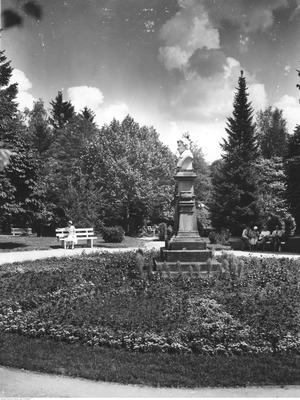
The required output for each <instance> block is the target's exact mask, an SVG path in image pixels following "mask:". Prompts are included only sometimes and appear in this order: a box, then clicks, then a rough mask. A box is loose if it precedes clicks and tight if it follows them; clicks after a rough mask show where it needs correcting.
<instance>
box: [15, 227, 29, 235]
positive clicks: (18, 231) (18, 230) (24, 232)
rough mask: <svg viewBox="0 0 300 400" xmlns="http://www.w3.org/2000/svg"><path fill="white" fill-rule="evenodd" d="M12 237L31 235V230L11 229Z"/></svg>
mask: <svg viewBox="0 0 300 400" xmlns="http://www.w3.org/2000/svg"><path fill="white" fill-rule="evenodd" d="M11 233H12V235H32V228H11Z"/></svg>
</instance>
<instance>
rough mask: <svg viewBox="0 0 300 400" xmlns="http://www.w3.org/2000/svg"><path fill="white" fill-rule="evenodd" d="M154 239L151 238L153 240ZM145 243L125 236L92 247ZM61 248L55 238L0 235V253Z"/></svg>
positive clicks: (99, 238)
mask: <svg viewBox="0 0 300 400" xmlns="http://www.w3.org/2000/svg"><path fill="white" fill-rule="evenodd" d="M154 239H155V238H153V240H154ZM144 243H145V242H144V241H143V240H142V239H139V238H135V237H131V236H126V237H125V239H124V241H123V242H122V243H105V242H104V240H103V239H102V237H101V236H100V237H98V239H96V240H95V241H94V247H100V248H127V247H142V246H143V244H144ZM86 246H87V245H86V242H84V241H83V242H79V244H78V245H76V248H77V247H78V248H80V247H82V248H84V247H86ZM61 247H62V246H61V245H60V243H59V242H58V241H57V239H56V238H55V237H37V236H36V235H32V236H12V235H0V253H1V252H2V253H3V252H11V251H27V250H28V251H29V250H48V249H59V248H61Z"/></svg>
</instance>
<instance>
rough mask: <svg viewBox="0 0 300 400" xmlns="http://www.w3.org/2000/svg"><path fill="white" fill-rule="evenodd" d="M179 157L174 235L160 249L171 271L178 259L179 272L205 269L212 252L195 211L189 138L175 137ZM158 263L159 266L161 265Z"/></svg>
mask: <svg viewBox="0 0 300 400" xmlns="http://www.w3.org/2000/svg"><path fill="white" fill-rule="evenodd" d="M177 145H178V152H179V159H178V163H177V170H176V174H175V176H174V178H175V181H176V187H177V191H176V206H175V213H174V235H173V236H172V238H171V240H170V241H169V243H168V244H167V247H164V248H162V249H161V255H162V260H161V261H162V262H161V263H159V264H161V265H162V264H164V265H166V264H167V266H168V268H169V270H170V271H176V265H178V262H180V266H181V270H182V272H184V271H188V270H190V267H191V266H197V270H198V271H201V272H207V260H208V259H209V258H211V257H212V252H211V251H210V250H207V249H206V242H205V240H203V239H202V238H201V237H200V235H199V231H198V228H197V214H196V204H195V193H194V181H195V179H196V177H197V175H196V174H195V171H194V169H193V154H192V152H191V150H190V142H189V140H188V139H186V138H182V139H180V140H178V141H177ZM161 265H160V266H161Z"/></svg>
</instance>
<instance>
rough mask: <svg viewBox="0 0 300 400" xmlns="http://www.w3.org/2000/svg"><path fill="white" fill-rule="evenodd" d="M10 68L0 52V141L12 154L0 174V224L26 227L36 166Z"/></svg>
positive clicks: (31, 208)
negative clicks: (15, 224) (18, 109)
mask: <svg viewBox="0 0 300 400" xmlns="http://www.w3.org/2000/svg"><path fill="white" fill-rule="evenodd" d="M11 75H12V67H11V65H10V61H7V59H6V56H5V54H4V51H1V52H0V141H1V142H2V143H3V144H4V147H5V148H7V149H10V150H11V151H12V152H13V153H14V154H13V155H11V157H10V163H9V164H8V165H7V166H6V167H5V169H4V170H3V171H2V172H1V173H0V224H1V225H2V229H4V230H5V229H8V227H9V225H10V224H12V223H15V222H17V221H18V223H19V224H22V225H27V224H29V223H30V221H31V220H32V217H33V214H34V212H35V209H36V205H37V198H36V196H35V193H34V189H35V184H36V171H37V165H36V163H35V158H34V155H33V153H32V151H31V149H30V146H29V144H28V143H27V141H26V127H25V125H24V123H23V121H22V118H21V115H20V114H19V113H18V111H17V103H16V95H17V85H16V84H10V83H9V82H10V78H11Z"/></svg>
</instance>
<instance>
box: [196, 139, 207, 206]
mask: <svg viewBox="0 0 300 400" xmlns="http://www.w3.org/2000/svg"><path fill="white" fill-rule="evenodd" d="M191 151H192V153H193V156H194V159H193V168H194V171H195V173H196V175H197V178H196V179H195V181H194V192H195V200H196V201H200V202H204V203H205V204H207V203H209V200H210V195H211V177H210V170H209V166H208V164H207V163H206V161H205V159H204V156H203V152H202V150H201V148H200V147H199V146H198V145H197V144H195V143H192V144H191Z"/></svg>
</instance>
